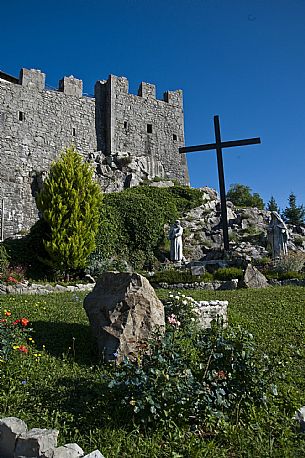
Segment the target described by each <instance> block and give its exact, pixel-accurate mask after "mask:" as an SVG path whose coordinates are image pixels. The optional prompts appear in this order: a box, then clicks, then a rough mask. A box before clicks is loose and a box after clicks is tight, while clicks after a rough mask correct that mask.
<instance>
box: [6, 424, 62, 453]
mask: <svg viewBox="0 0 305 458" xmlns="http://www.w3.org/2000/svg"><path fill="white" fill-rule="evenodd" d="M58 433H59V432H58V431H57V430H56V429H39V428H33V429H31V430H30V431H28V432H27V433H23V434H21V435H20V436H19V437H18V439H17V444H16V448H15V454H14V458H20V457H24V458H37V457H39V458H53V451H54V449H55V447H56V445H57V437H58Z"/></svg>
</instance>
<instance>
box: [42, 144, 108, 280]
mask: <svg viewBox="0 0 305 458" xmlns="http://www.w3.org/2000/svg"><path fill="white" fill-rule="evenodd" d="M36 201H37V207H38V209H39V210H40V211H41V213H42V218H43V219H44V220H45V222H46V223H47V227H48V230H47V231H46V233H45V236H44V240H43V241H44V246H45V249H46V251H47V253H48V255H49V258H50V259H49V264H51V265H52V266H53V267H54V268H56V269H58V270H59V271H60V272H61V273H64V274H66V275H68V274H69V273H70V272H71V271H73V270H75V269H79V268H83V267H85V266H86V263H87V260H88V256H89V255H90V254H91V253H92V252H93V250H94V249H95V240H96V234H97V232H98V228H99V214H100V204H101V201H102V192H101V189H100V186H99V185H98V183H96V182H95V181H94V180H93V171H92V168H91V167H90V165H89V164H87V163H84V162H83V159H82V157H81V155H80V154H79V153H78V152H77V151H76V150H75V148H74V146H72V147H70V148H67V149H66V150H65V151H63V152H62V153H61V156H60V158H59V160H58V161H57V162H55V163H53V164H52V166H51V169H50V172H49V175H48V177H47V178H46V180H45V182H44V184H43V188H42V190H41V192H40V193H39V194H38V196H37V199H36Z"/></svg>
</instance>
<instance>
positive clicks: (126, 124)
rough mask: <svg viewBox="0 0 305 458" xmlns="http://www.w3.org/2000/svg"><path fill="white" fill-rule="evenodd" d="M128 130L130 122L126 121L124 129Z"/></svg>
mask: <svg viewBox="0 0 305 458" xmlns="http://www.w3.org/2000/svg"><path fill="white" fill-rule="evenodd" d="M127 128H128V122H127V121H124V129H127Z"/></svg>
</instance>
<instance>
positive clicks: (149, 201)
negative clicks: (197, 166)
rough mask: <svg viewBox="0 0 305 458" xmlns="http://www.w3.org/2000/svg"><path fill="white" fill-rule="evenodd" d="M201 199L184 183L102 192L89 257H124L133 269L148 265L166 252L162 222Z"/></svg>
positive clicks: (172, 217) (180, 213)
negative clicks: (97, 226) (97, 227)
mask: <svg viewBox="0 0 305 458" xmlns="http://www.w3.org/2000/svg"><path fill="white" fill-rule="evenodd" d="M201 201H202V193H201V191H200V190H198V189H191V188H188V187H186V186H174V187H171V188H154V187H150V186H147V185H146V186H139V187H136V188H131V189H127V190H125V191H122V192H119V193H110V194H105V196H104V200H103V205H102V209H101V224H100V232H99V234H98V238H97V250H96V252H95V253H94V254H93V258H96V257H97V256H98V257H99V258H100V259H103V260H104V261H105V260H107V259H113V258H115V259H124V260H126V261H127V262H129V263H130V264H131V265H132V267H133V268H136V269H142V268H147V269H150V268H152V267H153V264H154V262H155V261H156V260H157V259H162V256H163V257H164V255H167V256H168V252H166V250H164V246H166V234H165V231H164V226H165V225H166V224H171V223H173V222H174V221H175V219H177V218H179V217H180V216H181V215H182V213H183V212H185V211H187V210H189V209H191V208H194V207H196V206H198V205H200V203H201Z"/></svg>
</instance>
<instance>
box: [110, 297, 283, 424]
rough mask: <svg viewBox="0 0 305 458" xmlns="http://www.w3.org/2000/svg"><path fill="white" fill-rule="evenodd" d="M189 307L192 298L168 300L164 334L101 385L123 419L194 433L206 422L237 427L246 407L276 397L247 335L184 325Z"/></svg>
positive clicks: (268, 373) (266, 361) (192, 313)
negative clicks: (222, 421)
mask: <svg viewBox="0 0 305 458" xmlns="http://www.w3.org/2000/svg"><path fill="white" fill-rule="evenodd" d="M194 305H195V306H196V303H195V301H194V300H193V299H192V298H187V297H185V296H183V295H177V296H175V297H174V296H172V298H171V299H170V302H169V303H167V304H166V311H167V327H166V332H165V334H164V335H159V336H156V337H155V339H154V340H153V341H152V342H151V345H150V349H149V352H147V351H146V352H144V353H143V354H142V355H141V356H140V357H139V358H138V359H137V361H134V362H132V361H131V360H128V359H125V360H124V361H123V363H122V364H121V365H120V366H118V367H117V368H116V369H115V371H114V373H113V374H111V378H109V379H108V381H107V382H106V383H108V389H109V395H110V397H111V403H110V406H109V407H110V408H111V409H114V410H115V411H116V412H117V413H118V416H119V415H121V416H122V417H123V418H124V420H126V416H127V418H128V417H130V419H133V421H134V423H135V424H143V425H145V426H151V427H153V426H154V425H159V424H160V423H161V424H162V423H163V424H169V425H170V424H173V423H174V424H176V425H178V426H185V425H188V424H189V423H190V421H192V422H195V423H196V424H197V426H198V427H199V428H200V429H202V428H204V427H205V425H206V423H207V422H208V421H211V420H212V419H214V420H216V421H217V420H219V419H220V418H224V419H230V418H234V419H235V421H236V422H237V423H238V422H239V421H240V419H242V420H243V421H244V420H245V418H247V415H248V413H249V411H248V408H249V406H250V404H252V407H251V408H253V405H261V404H266V403H267V402H268V398H269V397H270V398H271V397H272V396H273V395H274V394H275V393H276V387H275V386H273V385H272V383H271V380H272V370H271V365H270V364H269V359H268V357H267V356H266V355H264V357H261V355H260V356H259V355H258V352H257V348H256V345H255V342H254V339H253V336H252V335H251V334H250V333H248V332H247V331H245V330H243V329H241V328H238V329H236V330H232V329H228V330H226V331H224V330H223V329H222V328H221V327H220V326H217V325H215V326H213V327H212V329H209V330H200V329H199V328H198V327H196V325H194V326H193V327H190V323H192V321H191V320H192V319H193V320H195V318H194V317H195V316H196V314H195V311H194ZM173 310H174V311H176V314H174V313H173ZM186 316H187V320H186V319H185V317H186ZM270 391H271V392H270ZM272 392H273V394H272Z"/></svg>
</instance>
